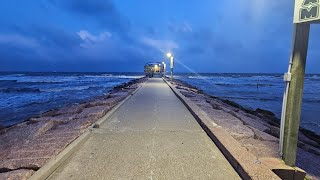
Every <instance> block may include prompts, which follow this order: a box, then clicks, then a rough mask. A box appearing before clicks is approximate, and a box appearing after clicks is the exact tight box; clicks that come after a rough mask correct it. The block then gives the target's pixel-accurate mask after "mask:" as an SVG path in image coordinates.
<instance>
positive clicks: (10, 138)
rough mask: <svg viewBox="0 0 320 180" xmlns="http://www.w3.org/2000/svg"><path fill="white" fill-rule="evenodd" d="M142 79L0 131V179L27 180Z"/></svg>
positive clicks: (126, 94) (134, 87)
mask: <svg viewBox="0 0 320 180" xmlns="http://www.w3.org/2000/svg"><path fill="white" fill-rule="evenodd" d="M145 80H146V78H140V79H135V80H132V81H130V82H128V83H124V84H121V85H119V86H116V87H114V88H113V90H111V91H110V92H109V93H108V94H107V95H104V96H101V97H98V98H96V99H95V100H93V101H91V102H85V103H81V104H73V105H70V106H66V107H64V108H62V109H58V110H52V111H49V112H46V113H43V114H41V115H40V116H39V117H34V118H31V119H29V120H27V121H25V122H23V123H21V124H17V125H15V126H12V127H9V128H5V129H2V130H1V131H0V152H1V153H0V179H1V180H2V179H27V178H29V177H30V176H31V175H32V174H33V173H34V172H35V171H37V170H38V169H39V168H40V167H42V166H43V165H44V164H45V163H46V162H47V161H48V160H49V159H51V158H52V157H54V156H56V155H57V154H58V153H59V152H61V151H62V150H63V149H64V148H65V147H67V146H68V145H69V144H70V143H71V142H72V141H74V140H75V139H76V138H77V137H79V136H80V135H81V134H82V133H83V132H84V131H85V130H86V129H87V128H88V127H89V126H91V125H92V124H93V123H95V122H96V121H97V120H99V119H100V118H102V117H103V116H104V115H105V114H106V113H107V112H108V111H109V110H111V109H112V108H113V107H114V106H116V105H117V104H118V103H119V102H121V101H122V100H124V99H125V98H126V97H127V96H129V95H130V94H131V93H132V92H133V91H134V90H136V89H137V88H138V87H139V86H140V83H142V82H144V81H145Z"/></svg>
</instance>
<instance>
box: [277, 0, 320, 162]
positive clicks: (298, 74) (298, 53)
mask: <svg viewBox="0 0 320 180" xmlns="http://www.w3.org/2000/svg"><path fill="white" fill-rule="evenodd" d="M319 20H320V2H319V0H295V12H294V32H293V43H292V51H291V57H290V62H289V68H288V73H286V74H285V81H286V82H287V83H286V90H285V94H284V98H283V107H282V116H281V132H280V152H281V156H282V158H283V160H284V161H285V163H286V164H287V165H289V166H292V167H294V166H295V163H296V155H297V143H298V133H299V127H300V116H301V104H302V95H303V87H304V77H305V67H306V59H307V52H308V42H309V31H310V24H311V23H317V22H319Z"/></svg>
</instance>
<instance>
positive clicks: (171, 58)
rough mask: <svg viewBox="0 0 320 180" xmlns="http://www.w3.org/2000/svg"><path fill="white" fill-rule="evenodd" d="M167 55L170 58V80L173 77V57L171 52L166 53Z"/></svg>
mask: <svg viewBox="0 0 320 180" xmlns="http://www.w3.org/2000/svg"><path fill="white" fill-rule="evenodd" d="M167 57H168V58H169V59H170V69H171V81H172V79H173V67H174V58H173V54H172V53H170V52H168V53H167Z"/></svg>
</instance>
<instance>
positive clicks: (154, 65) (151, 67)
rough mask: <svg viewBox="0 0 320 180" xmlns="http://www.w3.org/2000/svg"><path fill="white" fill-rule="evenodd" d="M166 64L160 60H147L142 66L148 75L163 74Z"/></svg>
mask: <svg viewBox="0 0 320 180" xmlns="http://www.w3.org/2000/svg"><path fill="white" fill-rule="evenodd" d="M165 67H166V64H165V63H162V62H149V63H147V64H146V65H145V66H144V73H145V75H146V76H148V77H154V76H163V75H164V73H165V71H166V70H165Z"/></svg>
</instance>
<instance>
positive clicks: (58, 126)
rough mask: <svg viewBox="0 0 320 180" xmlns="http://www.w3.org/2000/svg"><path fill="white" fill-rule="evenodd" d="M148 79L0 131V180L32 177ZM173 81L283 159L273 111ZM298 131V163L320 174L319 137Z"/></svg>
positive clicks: (261, 149)
mask: <svg viewBox="0 0 320 180" xmlns="http://www.w3.org/2000/svg"><path fill="white" fill-rule="evenodd" d="M146 79H148V78H146V77H143V78H138V79H133V80H131V81H129V82H127V83H122V84H120V85H118V86H115V87H113V89H112V90H110V91H108V93H106V95H102V96H98V97H96V98H94V99H91V101H86V102H83V103H79V104H71V105H67V106H65V107H63V108H61V109H54V110H50V111H47V112H45V113H43V114H41V116H38V117H33V118H30V119H29V120H27V121H24V122H22V123H19V124H16V125H14V126H11V127H9V128H5V129H3V130H0V150H1V152H4V153H3V154H1V155H0V160H1V161H0V179H2V178H4V179H7V178H15V179H23V178H28V177H30V176H31V175H32V174H33V173H34V172H35V171H37V170H38V169H40V168H41V167H42V166H43V165H44V164H45V163H46V162H48V161H49V160H50V159H51V158H52V157H55V156H56V155H57V154H58V153H59V152H61V151H62V150H63V149H65V148H66V147H67V146H68V145H69V144H70V143H72V142H73V141H74V140H75V139H77V137H79V136H80V135H81V134H83V133H84V132H85V130H86V129H87V128H88V127H90V126H91V125H92V124H94V123H96V122H97V121H98V120H99V119H100V118H101V117H103V115H105V114H106V113H108V112H109V111H110V110H111V109H112V108H113V107H115V106H116V105H117V104H118V103H119V102H121V100H123V99H125V98H126V97H128V96H129V95H130V94H131V93H132V92H133V91H134V90H135V89H137V88H138V87H139V86H140V84H141V83H143V82H144V81H145V80H146ZM173 85H174V86H175V87H176V88H177V89H178V90H179V91H180V92H181V94H182V95H184V96H185V97H186V98H188V99H190V100H191V101H193V102H194V103H195V104H196V105H197V106H199V107H200V108H201V109H203V111H205V113H207V114H208V116H209V117H210V118H211V119H213V121H214V122H215V123H216V124H218V125H219V126H221V127H223V128H225V129H226V130H227V131H228V132H229V133H230V134H231V136H232V137H233V138H234V139H236V140H237V141H239V143H240V144H242V146H243V147H245V148H246V149H247V151H249V152H251V153H253V154H254V155H256V156H257V158H258V160H261V161H263V159H264V158H266V157H275V158H279V155H278V134H279V126H280V125H279V119H278V118H276V117H275V115H274V114H273V113H272V112H270V111H267V110H263V109H259V108H257V109H256V110H250V109H246V108H244V107H243V106H241V105H240V104H238V103H235V102H233V101H230V100H224V99H221V98H219V97H215V96H211V95H209V94H207V93H205V92H204V91H202V90H200V89H198V88H197V87H195V86H192V85H190V84H187V83H185V82H183V81H181V80H177V79H174V82H173ZM300 131H301V132H300V133H299V143H298V146H299V150H298V156H299V157H298V166H299V167H301V168H303V169H304V170H306V171H307V173H308V174H309V177H314V178H315V179H317V178H319V179H320V172H317V171H318V170H317V167H319V166H317V164H315V163H316V162H320V138H319V136H318V135H316V134H315V133H314V134H313V132H312V131H310V132H308V130H307V131H305V130H300ZM306 134H307V135H306ZM313 161H316V162H313ZM310 172H311V173H310Z"/></svg>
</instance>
